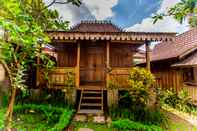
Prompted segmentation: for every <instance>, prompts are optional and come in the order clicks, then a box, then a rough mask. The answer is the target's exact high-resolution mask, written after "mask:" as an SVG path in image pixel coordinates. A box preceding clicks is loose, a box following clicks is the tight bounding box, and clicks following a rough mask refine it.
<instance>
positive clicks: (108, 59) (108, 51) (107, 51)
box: [106, 41, 110, 87]
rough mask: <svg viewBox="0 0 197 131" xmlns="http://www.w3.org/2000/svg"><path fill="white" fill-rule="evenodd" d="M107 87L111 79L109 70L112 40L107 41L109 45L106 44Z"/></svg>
mask: <svg viewBox="0 0 197 131" xmlns="http://www.w3.org/2000/svg"><path fill="white" fill-rule="evenodd" d="M106 57H107V58H106V68H107V71H106V87H107V86H108V81H109V79H110V78H109V77H110V76H109V72H108V70H109V69H110V41H107V45H106Z"/></svg>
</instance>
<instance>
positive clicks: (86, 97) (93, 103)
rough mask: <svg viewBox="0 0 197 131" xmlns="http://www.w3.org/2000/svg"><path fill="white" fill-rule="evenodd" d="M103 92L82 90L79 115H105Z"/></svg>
mask: <svg viewBox="0 0 197 131" xmlns="http://www.w3.org/2000/svg"><path fill="white" fill-rule="evenodd" d="M103 112H104V111H103V90H101V89H100V90H99V89H98V90H97V89H94V90H93V89H82V90H81V96H80V101H79V106H78V112H77V113H78V114H99V115H100V114H103Z"/></svg>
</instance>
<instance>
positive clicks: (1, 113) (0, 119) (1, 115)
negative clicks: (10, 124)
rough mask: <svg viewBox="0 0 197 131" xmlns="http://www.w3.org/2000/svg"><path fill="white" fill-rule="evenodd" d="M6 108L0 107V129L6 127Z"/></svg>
mask: <svg viewBox="0 0 197 131" xmlns="http://www.w3.org/2000/svg"><path fill="white" fill-rule="evenodd" d="M5 112H6V111H5V109H0V129H1V128H3V127H4V125H5V124H4V121H5Z"/></svg>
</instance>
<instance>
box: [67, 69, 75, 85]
mask: <svg viewBox="0 0 197 131" xmlns="http://www.w3.org/2000/svg"><path fill="white" fill-rule="evenodd" d="M65 87H66V88H74V87H75V73H73V72H67V79H66V81H65Z"/></svg>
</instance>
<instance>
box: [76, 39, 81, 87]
mask: <svg viewBox="0 0 197 131" xmlns="http://www.w3.org/2000/svg"><path fill="white" fill-rule="evenodd" d="M80 50H81V49H80V42H79V41H78V42H77V66H76V87H77V88H79V85H80V54H81V53H80Z"/></svg>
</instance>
